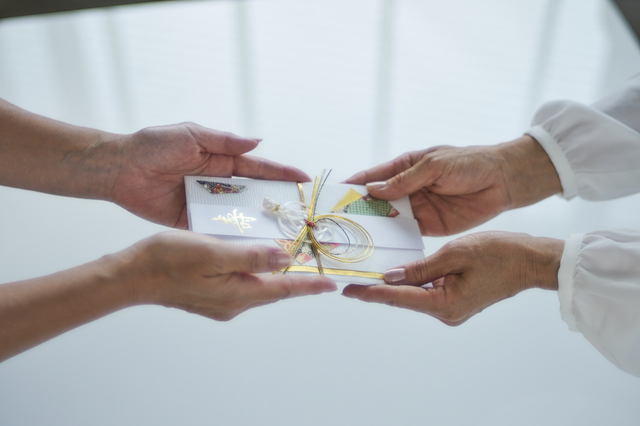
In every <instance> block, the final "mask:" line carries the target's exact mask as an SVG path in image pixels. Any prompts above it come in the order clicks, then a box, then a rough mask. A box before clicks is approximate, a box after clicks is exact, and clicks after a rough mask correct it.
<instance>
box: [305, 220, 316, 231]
mask: <svg viewBox="0 0 640 426" xmlns="http://www.w3.org/2000/svg"><path fill="white" fill-rule="evenodd" d="M304 223H306V224H307V226H310V227H312V228H313V229H318V227H317V226H316V224H315V222H310V221H308V220H307V219H305V220H304Z"/></svg>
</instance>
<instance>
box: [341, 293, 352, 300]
mask: <svg viewBox="0 0 640 426" xmlns="http://www.w3.org/2000/svg"><path fill="white" fill-rule="evenodd" d="M342 295H343V296H344V297H348V298H349V299H355V297H353V296H352V295H350V294H345V293H342Z"/></svg>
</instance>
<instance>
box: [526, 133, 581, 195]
mask: <svg viewBox="0 0 640 426" xmlns="http://www.w3.org/2000/svg"><path fill="white" fill-rule="evenodd" d="M526 134H527V135H529V136H531V137H532V138H534V139H535V140H537V141H538V143H539V144H540V145H541V146H542V148H543V149H544V150H545V151H546V152H547V155H548V156H549V159H550V160H551V162H552V163H553V166H554V167H555V168H556V171H557V172H558V177H560V184H561V185H562V194H561V195H562V197H563V198H566V199H567V200H570V199H571V198H573V197H575V196H576V195H578V184H577V183H576V177H575V176H574V174H573V171H572V170H571V166H570V165H569V160H567V157H566V156H565V155H564V152H562V150H561V149H560V146H559V145H558V142H556V141H555V140H554V139H553V136H551V134H550V133H549V132H547V131H546V130H545V129H544V128H543V127H542V126H534V127H532V128H530V129H529V130H527V131H526Z"/></svg>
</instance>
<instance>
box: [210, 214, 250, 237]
mask: <svg viewBox="0 0 640 426" xmlns="http://www.w3.org/2000/svg"><path fill="white" fill-rule="evenodd" d="M211 220H215V221H218V222H220V223H222V224H223V225H234V226H237V227H238V229H239V230H240V233H241V234H244V230H245V229H251V224H250V222H254V221H255V220H256V218H255V217H249V216H245V215H244V214H243V213H238V209H233V213H228V214H227V215H226V216H222V215H221V214H219V215H218V217H213V218H211Z"/></svg>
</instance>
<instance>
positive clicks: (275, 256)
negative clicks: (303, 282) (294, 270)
mask: <svg viewBox="0 0 640 426" xmlns="http://www.w3.org/2000/svg"><path fill="white" fill-rule="evenodd" d="M292 263H293V258H292V257H291V256H289V254H288V253H284V252H282V251H278V252H275V253H272V254H271V259H269V266H270V267H271V269H273V270H274V271H276V270H278V269H282V268H286V267H287V266H291V264H292Z"/></svg>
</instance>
